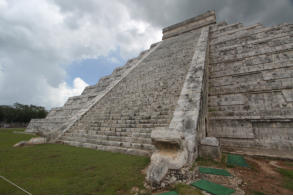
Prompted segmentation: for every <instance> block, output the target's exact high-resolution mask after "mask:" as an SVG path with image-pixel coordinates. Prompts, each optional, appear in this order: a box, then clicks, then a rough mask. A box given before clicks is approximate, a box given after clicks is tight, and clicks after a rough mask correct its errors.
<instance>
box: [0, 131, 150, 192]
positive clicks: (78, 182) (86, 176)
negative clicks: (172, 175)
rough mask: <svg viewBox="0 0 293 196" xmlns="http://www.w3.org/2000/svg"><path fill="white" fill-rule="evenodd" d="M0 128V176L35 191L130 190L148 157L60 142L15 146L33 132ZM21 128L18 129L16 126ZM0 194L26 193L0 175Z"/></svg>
mask: <svg viewBox="0 0 293 196" xmlns="http://www.w3.org/2000/svg"><path fill="white" fill-rule="evenodd" d="M13 131H15V129H0V176H4V177H6V178H8V179H9V180H11V181H13V182H14V183H15V184H17V185H19V186H20V187H22V188H24V189H25V190H27V191H28V192H30V193H32V194H129V193H130V190H131V188H132V187H134V186H137V187H139V188H143V182H144V175H143V174H142V173H141V170H142V169H144V168H145V167H146V166H147V165H148V163H149V158H147V157H139V156H132V155H125V154H119V153H111V152H103V151H96V150H92V149H86V148H77V147H72V146H67V145H61V144H43V145H36V146H28V147H18V148H14V147H12V146H13V145H14V144H15V143H17V142H19V141H22V140H28V139H30V138H31V137H32V136H31V135H24V134H15V133H13ZM17 131H19V129H17ZM0 194H23V192H22V191H21V190H18V189H16V188H15V187H13V186H11V185H9V184H8V183H7V182H5V181H3V180H2V179H0Z"/></svg>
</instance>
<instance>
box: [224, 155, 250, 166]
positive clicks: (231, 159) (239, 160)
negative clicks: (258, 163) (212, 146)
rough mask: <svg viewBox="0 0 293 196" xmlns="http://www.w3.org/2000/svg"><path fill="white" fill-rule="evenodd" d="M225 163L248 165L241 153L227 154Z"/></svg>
mask: <svg viewBox="0 0 293 196" xmlns="http://www.w3.org/2000/svg"><path fill="white" fill-rule="evenodd" d="M227 165H232V166H241V167H249V166H248V164H247V163H246V161H245V159H244V158H243V156H241V155H236V154H228V159H227Z"/></svg>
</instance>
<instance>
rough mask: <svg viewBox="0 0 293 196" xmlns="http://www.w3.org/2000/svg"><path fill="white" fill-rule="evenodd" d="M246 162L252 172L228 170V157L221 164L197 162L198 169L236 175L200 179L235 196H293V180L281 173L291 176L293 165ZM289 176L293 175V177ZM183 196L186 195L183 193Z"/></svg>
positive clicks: (201, 176)
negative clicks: (213, 169)
mask: <svg viewBox="0 0 293 196" xmlns="http://www.w3.org/2000/svg"><path fill="white" fill-rule="evenodd" d="M244 158H245V160H246V162H247V163H248V165H249V168H246V167H227V165H226V159H225V156H224V159H222V160H221V162H215V161H210V160H200V161H197V162H196V165H197V166H206V167H212V168H223V169H226V170H228V171H229V172H230V173H231V175H232V176H218V175H211V174H199V176H198V179H206V180H209V181H211V182H214V183H217V184H221V185H223V186H226V187H230V188H233V189H234V190H235V193H234V195H239V194H240V195H244V194H248V195H251V194H253V195H259V194H265V195H293V189H292V184H293V182H292V176H291V177H286V176H284V175H282V174H281V173H280V169H286V171H289V172H290V173H291V172H292V171H293V161H286V160H277V159H269V158H261V157H251V156H244ZM197 169H198V167H195V170H197ZM289 175H292V173H291V174H289ZM195 181H196V179H195ZM288 182H289V184H290V185H289V186H290V188H288V187H286V185H285V184H286V183H287V184H288ZM186 186H187V185H186ZM190 187H191V186H190ZM183 188H186V187H183ZM170 190H174V187H173V188H171V187H169V189H168V188H167V189H166V190H160V191H157V192H156V193H159V192H164V191H170ZM198 191H199V190H198ZM177 192H178V191H177ZM200 192H201V193H202V194H207V193H205V192H203V191H199V192H198V193H200ZM198 193H197V194H198ZM179 194H184V193H183V192H181V193H179Z"/></svg>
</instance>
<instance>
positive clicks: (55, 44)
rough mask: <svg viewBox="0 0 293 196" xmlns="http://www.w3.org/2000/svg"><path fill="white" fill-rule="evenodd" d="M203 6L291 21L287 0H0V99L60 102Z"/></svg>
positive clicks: (246, 19) (252, 19)
mask: <svg viewBox="0 0 293 196" xmlns="http://www.w3.org/2000/svg"><path fill="white" fill-rule="evenodd" d="M211 9H214V10H216V13H217V20H218V21H223V20H225V21H227V22H228V23H233V22H242V23H244V24H245V25H250V24H255V23H259V22H260V23H263V24H265V25H267V26H270V25H275V24H280V23H285V22H287V23H293V0H246V1H244V0H221V1H220V0H119V1H118V0H117V1H116V0H103V1H102V0H0V105H4V104H13V103H15V102H19V103H23V104H35V105H42V106H45V107H46V108H47V109H49V108H51V107H56V106H62V105H63V104H64V102H65V101H66V100H67V98H68V97H69V96H74V95H78V94H80V93H81V92H82V90H83V89H84V87H85V86H87V85H93V84H95V83H96V82H97V81H98V80H99V78H100V77H102V76H104V75H108V74H110V73H111V72H112V70H113V69H114V68H115V67H117V66H122V65H123V64H124V63H125V62H126V61H127V59H129V58H131V57H135V56H136V55H137V54H138V53H139V52H141V51H142V50H144V49H147V48H148V47H149V46H150V44H151V43H154V42H157V41H160V40H161V36H162V34H161V29H162V28H163V27H166V26H168V25H172V24H174V23H177V22H180V21H182V20H184V19H187V18H189V17H193V16H196V15H199V14H201V13H204V12H206V11H207V10H211Z"/></svg>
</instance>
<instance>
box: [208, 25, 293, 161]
mask: <svg viewBox="0 0 293 196" xmlns="http://www.w3.org/2000/svg"><path fill="white" fill-rule="evenodd" d="M292 30H293V26H292V25H288V24H283V25H279V26H276V27H263V26H262V25H259V24H257V25H253V26H248V27H243V25H241V24H239V23H238V24H232V25H226V26H222V27H218V26H217V25H215V26H214V27H213V29H212V31H211V40H210V66H209V70H210V72H209V77H210V80H209V100H208V101H209V107H208V111H209V127H208V133H207V135H208V136H214V137H217V138H219V139H220V143H221V146H222V148H223V150H226V151H229V152H231V151H232V152H233V151H234V152H243V153H248V154H259V155H267V156H277V157H284V158H293V154H292V152H293V43H292V41H293V36H292V35H293V34H292Z"/></svg>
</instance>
